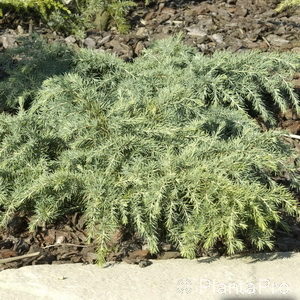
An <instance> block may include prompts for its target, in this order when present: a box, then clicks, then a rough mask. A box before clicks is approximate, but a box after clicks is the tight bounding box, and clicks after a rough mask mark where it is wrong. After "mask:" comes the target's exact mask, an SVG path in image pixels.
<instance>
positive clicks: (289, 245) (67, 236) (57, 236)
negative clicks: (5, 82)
mask: <svg viewBox="0 0 300 300" xmlns="http://www.w3.org/2000/svg"><path fill="white" fill-rule="evenodd" d="M278 2H279V1H275V0H227V1H220V0H215V1H194V2H186V1H181V2H180V1H163V0H162V1H160V2H159V3H157V4H156V5H152V6H149V7H144V6H143V5H140V6H139V7H138V9H135V10H134V11H132V12H131V13H130V15H129V20H130V23H131V25H132V30H131V32H129V33H128V34H125V35H120V34H118V33H117V32H116V30H113V29H112V30H111V31H107V32H95V31H90V32H87V34H86V38H85V39H83V40H78V39H76V38H75V37H73V36H67V37H64V36H60V35H59V34H57V33H55V32H51V31H50V30H48V29H45V28H41V27H33V28H32V26H29V25H28V24H24V23H18V22H19V21H18V20H14V22H13V23H12V24H8V23H3V22H2V23H1V24H0V51H5V49H7V48H10V47H13V46H15V45H17V41H16V40H17V37H19V36H24V35H27V34H28V33H29V32H31V31H32V30H33V32H37V33H39V34H42V35H43V36H44V37H45V38H46V39H47V40H48V41H49V42H52V41H61V42H63V43H69V44H73V45H75V46H76V47H87V48H93V49H97V50H98V51H108V52H112V53H116V54H117V55H118V56H120V57H122V58H124V59H125V60H131V59H133V58H134V57H136V56H138V55H139V54H140V53H141V52H142V50H143V49H144V48H145V47H147V46H148V45H149V43H151V42H152V41H154V40H157V39H162V38H165V37H168V36H171V35H174V34H177V33H181V34H182V37H183V39H184V41H185V42H186V43H187V44H190V45H192V46H195V47H197V48H198V49H199V51H201V52H203V53H205V54H209V53H212V52H214V51H216V50H222V49H227V50H230V51H233V52H237V51H244V50H247V49H260V50H261V51H274V50H278V51H293V52H300V39H299V37H300V14H299V13H300V10H295V9H294V10H292V11H287V12H283V13H280V14H278V13H276V12H275V11H274V8H275V7H276V5H277V4H278ZM6 75H7V74H4V73H3V72H2V71H1V70H0V79H1V78H2V77H5V76H6ZM295 86H296V87H297V88H300V75H299V76H298V77H297V76H295ZM279 127H280V128H283V129H285V130H287V131H289V132H290V133H293V134H300V117H299V116H297V115H295V114H294V113H293V112H288V113H286V114H285V115H284V116H280V123H279ZM287 141H288V142H290V143H291V144H292V145H293V146H294V147H295V148H296V149H297V150H298V151H300V141H299V140H292V139H290V138H288V139H287ZM283 180H284V179H283ZM28 222H29V217H28V216H23V215H21V214H20V215H16V216H15V217H14V218H13V219H12V220H11V222H10V223H9V224H8V227H7V228H6V229H5V230H4V229H3V230H2V231H0V271H1V270H3V269H7V268H18V267H21V266H25V265H30V264H60V263H70V262H74V263H75V262H81V263H95V262H96V257H97V254H96V245H95V244H94V243H93V241H88V236H87V233H86V228H85V226H84V218H83V217H82V216H80V215H78V214H74V215H72V216H68V217H65V219H63V220H60V221H59V222H57V223H56V224H51V225H48V226H46V227H45V228H38V229H37V230H36V231H35V232H33V233H30V232H29V230H28ZM88 242H89V243H88ZM112 246H114V247H115V249H116V250H115V251H114V252H113V253H112V254H110V256H109V257H108V258H107V259H108V261H122V260H124V261H126V262H128V263H135V264H139V265H140V266H141V267H145V266H147V265H148V264H149V261H148V259H149V258H160V259H168V258H177V257H180V255H179V252H178V251H177V250H176V249H174V248H173V247H172V246H171V245H170V244H167V243H166V244H161V253H160V254H159V255H157V256H151V255H150V253H149V250H148V249H147V245H143V243H142V242H141V240H140V239H139V238H138V237H136V236H134V235H133V236H132V235H129V234H125V233H121V232H117V233H116V236H115V237H114V240H113V241H112ZM275 250H279V251H292V250H293V251H298V250H300V226H298V225H297V224H292V231H291V232H290V233H286V232H283V231H280V230H278V231H277V237H276V247H275ZM215 254H222V246H220V247H219V248H217V249H215V252H214V251H212V252H211V253H205V252H201V251H199V255H200V256H201V255H215Z"/></svg>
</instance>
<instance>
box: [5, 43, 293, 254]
mask: <svg viewBox="0 0 300 300" xmlns="http://www.w3.org/2000/svg"><path fill="white" fill-rule="evenodd" d="M73 55H74V57H73V65H72V68H71V69H70V70H69V71H68V72H66V73H65V74H63V75H59V76H53V77H51V78H49V79H47V80H45V81H44V82H43V83H42V85H41V86H40V88H38V89H37V90H36V92H35V93H34V98H33V101H32V103H31V105H30V107H29V108H26V107H24V105H23V103H22V102H20V104H19V107H18V110H19V111H18V113H17V114H15V115H10V114H7V113H2V114H1V115H0V123H1V124H0V174H1V176H0V180H1V190H0V205H1V208H2V209H1V213H0V220H1V225H2V226H5V224H7V222H8V221H9V219H10V218H11V216H12V215H13V214H14V213H15V212H17V211H25V212H27V213H28V214H31V215H32V218H31V223H30V227H31V229H34V228H35V227H36V226H42V225H43V224H45V222H46V223H47V222H53V221H54V220H56V219H57V218H59V217H60V216H63V215H65V214H68V213H73V212H75V211H79V212H81V213H83V214H85V216H86V220H87V221H86V222H87V229H88V232H89V237H90V238H93V239H95V240H96V241H97V243H98V245H99V259H100V258H102V259H103V258H104V257H105V255H106V254H107V251H109V250H110V249H109V246H108V245H109V241H110V238H111V236H112V235H113V234H114V233H115V231H116V230H118V229H120V228H121V229H122V228H123V229H124V228H126V229H127V230H129V231H131V232H137V233H138V234H139V235H140V236H141V237H142V238H143V239H144V240H145V242H147V243H148V245H149V247H150V250H151V252H153V253H156V252H157V251H158V245H159V242H160V241H161V240H162V239H164V240H168V241H170V242H172V243H173V244H174V245H176V246H177V247H178V248H179V250H180V251H181V254H182V255H183V256H185V257H189V258H192V257H194V256H195V255H196V253H197V251H198V250H199V249H201V248H204V249H210V248H213V247H214V246H215V245H216V244H218V243H221V244H222V245H224V247H225V249H226V252H227V253H228V254H233V253H236V252H239V251H242V250H243V249H245V248H247V247H249V246H251V247H254V248H257V249H264V248H272V245H273V240H272V237H273V232H274V230H275V228H276V226H279V225H280V224H281V225H282V226H284V222H283V215H291V216H293V217H298V215H299V210H298V207H297V201H296V200H295V198H294V196H293V194H292V192H291V191H290V190H289V189H288V188H286V187H284V186H282V185H280V184H278V183H277V182H276V181H275V180H274V178H275V177H278V176H281V175H285V176H286V175H287V174H289V176H290V178H291V183H292V184H293V186H294V188H295V189H297V188H298V182H299V181H298V175H297V172H296V167H297V166H295V165H294V164H293V163H291V159H290V158H291V156H293V155H294V154H293V152H292V149H291V148H290V147H289V146H288V145H287V144H286V143H284V141H283V140H282V132H279V131H275V130H269V131H267V132H262V131H261V129H260V127H259V126H258V125H257V123H256V121H255V120H254V119H253V118H251V117H250V115H249V114H256V115H257V116H260V117H262V118H264V119H265V120H266V121H272V120H273V118H272V117H271V112H270V111H269V110H268V107H267V103H273V106H274V107H276V106H277V108H278V109H279V110H284V109H286V108H287V107H293V108H294V109H298V102H297V98H296V95H295V94H294V93H293V89H292V87H291V86H290V85H289V83H288V81H286V79H287V78H288V77H289V76H290V75H291V74H292V73H293V72H294V71H295V70H297V69H298V63H299V58H298V56H297V55H294V54H292V55H290V54H289V55H284V54H263V53H258V52H251V53H243V54H231V55H230V54H227V53H216V54H214V55H213V56H211V57H207V56H203V55H201V54H196V53H195V51H194V50H193V49H191V48H189V47H187V46H184V45H183V44H181V42H180V41H179V40H178V39H172V40H165V41H160V42H158V43H157V44H156V45H154V46H153V47H152V48H150V49H148V50H146V51H145V53H144V55H143V56H142V57H140V58H138V59H136V61H135V62H134V63H132V64H130V63H125V62H123V61H122V60H120V59H118V58H116V57H114V56H112V55H110V54H106V53H96V52H92V51H89V50H81V51H79V52H78V53H74V54H73ZM249 59H250V61H249ZM255 65H257V73H255ZM278 72H280V74H278ZM237 80H239V81H237ZM235 82H236V84H235ZM243 84H244V85H246V86H244V85H243ZM247 92H248V93H250V94H251V95H250V96H248V98H247V95H248V94H247ZM261 107H264V109H262V108H261Z"/></svg>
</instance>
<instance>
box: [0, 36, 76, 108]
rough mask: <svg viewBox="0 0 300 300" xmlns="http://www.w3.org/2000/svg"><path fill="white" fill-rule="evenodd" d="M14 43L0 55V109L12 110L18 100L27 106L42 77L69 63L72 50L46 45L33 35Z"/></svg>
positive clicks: (42, 79)
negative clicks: (2, 77) (0, 73)
mask: <svg viewBox="0 0 300 300" xmlns="http://www.w3.org/2000/svg"><path fill="white" fill-rule="evenodd" d="M18 43H19V47H15V48H12V49H9V50H8V51H6V52H4V53H1V55H0V69H1V70H2V71H5V72H6V74H7V75H8V76H7V77H6V79H5V80H2V81H0V98H1V102H0V111H3V110H5V111H15V110H16V109H17V108H18V106H19V102H20V101H21V102H22V103H24V104H25V105H26V107H27V106H29V105H30V103H31V101H32V99H33V98H34V95H35V92H36V91H37V90H38V89H39V88H40V86H41V84H42V82H43V81H44V80H45V79H47V78H49V77H51V76H53V75H59V74H62V73H64V72H67V71H68V70H70V68H71V66H72V60H73V51H72V49H70V48H68V47H66V46H63V45H61V44H58V43H52V44H48V43H46V42H45V41H44V40H42V39H40V38H38V36H36V35H32V36H31V37H30V38H29V39H27V38H20V39H19V40H18Z"/></svg>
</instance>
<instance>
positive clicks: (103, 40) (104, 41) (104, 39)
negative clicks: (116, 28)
mask: <svg viewBox="0 0 300 300" xmlns="http://www.w3.org/2000/svg"><path fill="white" fill-rule="evenodd" d="M110 38H111V35H107V36H105V37H104V38H103V39H101V40H99V41H98V42H97V46H102V45H104V44H106V43H107V42H109V40H110Z"/></svg>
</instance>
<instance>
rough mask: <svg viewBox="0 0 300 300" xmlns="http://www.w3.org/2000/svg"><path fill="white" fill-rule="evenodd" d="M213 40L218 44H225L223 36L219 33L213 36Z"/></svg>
mask: <svg viewBox="0 0 300 300" xmlns="http://www.w3.org/2000/svg"><path fill="white" fill-rule="evenodd" d="M211 38H212V40H213V41H215V42H216V43H217V44H222V43H223V36H222V35H221V34H219V33H215V34H213V35H212V36H211Z"/></svg>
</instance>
